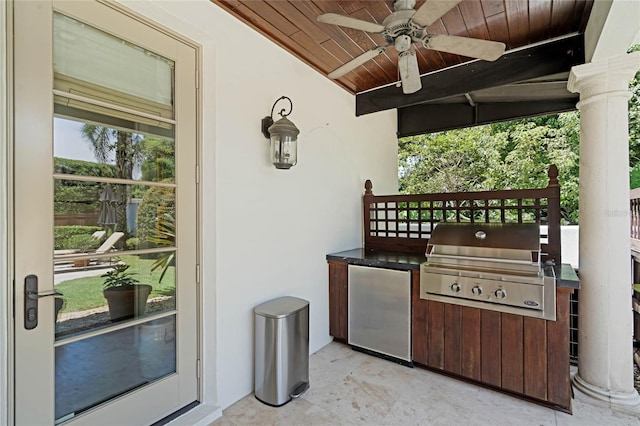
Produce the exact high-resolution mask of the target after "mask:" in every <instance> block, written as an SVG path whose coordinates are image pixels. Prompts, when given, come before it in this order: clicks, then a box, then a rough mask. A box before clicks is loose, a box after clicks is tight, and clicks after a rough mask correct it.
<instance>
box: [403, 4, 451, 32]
mask: <svg viewBox="0 0 640 426" xmlns="http://www.w3.org/2000/svg"><path fill="white" fill-rule="evenodd" d="M461 1H462V0H425V2H424V3H423V4H422V6H420V8H419V9H418V10H417V11H416V13H414V14H413V16H412V17H411V20H412V21H413V22H415V23H416V24H418V25H420V26H423V27H427V26H429V25H431V24H433V23H434V22H436V21H437V20H438V19H440V17H441V16H442V15H444V14H445V13H447V12H448V11H450V10H451V9H453V8H454V7H455V6H456V5H457V4H458V3H460V2H461Z"/></svg>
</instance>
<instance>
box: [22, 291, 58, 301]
mask: <svg viewBox="0 0 640 426" xmlns="http://www.w3.org/2000/svg"><path fill="white" fill-rule="evenodd" d="M47 296H63V294H62V293H60V292H59V291H58V290H51V291H45V292H44V293H35V292H32V291H30V292H28V293H27V297H28V298H29V299H31V300H38V299H40V298H42V297H47Z"/></svg>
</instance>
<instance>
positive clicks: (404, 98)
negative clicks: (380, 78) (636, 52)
mask: <svg viewBox="0 0 640 426" xmlns="http://www.w3.org/2000/svg"><path fill="white" fill-rule="evenodd" d="M583 63H584V35H583V34H575V35H571V36H568V37H564V38H559V39H555V40H551V41H548V42H544V43H539V44H536V45H532V46H531V47H527V48H523V49H517V50H512V51H509V52H507V53H505V54H504V55H502V57H501V58H499V59H498V60H496V61H494V62H487V61H473V62H468V63H465V64H461V65H458V66H454V67H450V68H447V69H444V70H441V71H436V72H433V73H429V74H426V75H423V76H422V78H421V81H422V89H420V90H419V91H417V92H416V93H412V94H409V95H405V94H403V93H402V88H399V87H396V86H395V85H390V86H386V87H382V88H380V89H375V90H371V91H368V92H363V93H359V94H357V95H356V116H360V115H364V114H370V113H372V112H377V111H384V110H388V109H393V108H402V107H408V106H412V105H419V104H422V103H425V102H429V101H433V100H436V99H442V98H445V97H449V96H454V95H460V94H464V93H469V92H473V91H476V90H482V89H487V88H490V87H496V86H502V85H505V84H509V83H515V82H518V81H524V80H530V79H532V78H537V77H542V76H545V75H551V74H557V73H562V72H567V71H569V70H570V69H571V67H573V66H574V65H579V64H583Z"/></svg>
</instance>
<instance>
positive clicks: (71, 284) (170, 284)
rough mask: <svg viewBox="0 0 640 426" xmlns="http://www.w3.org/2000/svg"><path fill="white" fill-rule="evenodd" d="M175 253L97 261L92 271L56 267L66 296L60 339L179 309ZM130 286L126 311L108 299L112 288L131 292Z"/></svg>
mask: <svg viewBox="0 0 640 426" xmlns="http://www.w3.org/2000/svg"><path fill="white" fill-rule="evenodd" d="M174 254H175V253H174V252H162V253H153V254H147V255H135V256H134V255H127V254H122V255H118V256H113V257H109V258H101V259H97V260H92V261H91V264H90V266H89V267H83V268H75V269H71V268H57V271H56V273H55V274H54V285H55V289H56V290H57V291H59V292H60V293H62V296H56V304H55V306H56V339H60V338H62V337H67V336H69V335H75V334H77V333H82V332H87V331H92V330H95V329H98V328H102V327H104V326H108V325H110V324H114V323H117V322H121V321H126V320H130V319H133V318H139V317H142V316H147V315H152V314H158V313H161V312H169V311H172V310H174V309H175V308H176V303H175V293H176V276H175V266H174V263H173V258H174ZM62 263H63V262H62ZM127 278H130V280H126V279H127ZM125 281H126V282H125ZM129 285H130V291H131V294H129V295H123V297H124V300H123V303H124V305H125V306H124V307H122V306H119V305H116V303H120V301H111V300H108V298H110V295H109V294H107V293H105V290H107V289H108V288H109V286H111V290H113V291H115V292H118V293H126V292H127V291H129V289H127V288H126V287H127V286H129ZM127 297H129V300H127ZM127 303H128V304H129V306H126V304H127Z"/></svg>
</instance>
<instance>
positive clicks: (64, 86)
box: [53, 13, 174, 118]
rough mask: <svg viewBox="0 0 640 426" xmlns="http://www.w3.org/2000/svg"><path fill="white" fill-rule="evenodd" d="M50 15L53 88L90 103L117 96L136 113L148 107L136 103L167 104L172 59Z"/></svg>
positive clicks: (172, 66)
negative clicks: (126, 101) (85, 96)
mask: <svg viewBox="0 0 640 426" xmlns="http://www.w3.org/2000/svg"><path fill="white" fill-rule="evenodd" d="M53 16H54V18H53V70H54V75H55V79H54V88H55V89H58V90H63V91H65V92H69V93H76V94H80V95H87V96H90V97H92V98H94V99H100V98H103V96H102V95H101V94H102V93H106V94H107V96H108V97H113V96H121V97H122V98H123V99H129V102H128V103H130V107H131V108H133V109H136V110H138V111H145V110H147V109H148V108H149V106H148V105H144V106H142V105H139V104H137V103H136V101H137V100H138V99H141V100H147V101H149V102H148V104H154V103H155V104H158V105H160V106H163V105H168V106H172V105H173V69H174V63H173V61H171V60H169V59H166V58H163V57H162V56H160V55H157V54H155V53H153V52H150V51H148V50H146V49H144V48H141V47H140V46H136V45H134V44H131V43H129V42H127V41H125V40H122V39H120V38H117V37H114V36H112V35H111V34H108V33H105V32H103V31H100V30H98V29H97V28H94V27H92V26H90V25H87V24H86V23H83V22H79V21H77V20H75V19H73V18H70V17H68V16H65V15H62V14H60V13H54V15H53ZM105 89H106V90H105ZM167 118H171V117H167Z"/></svg>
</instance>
